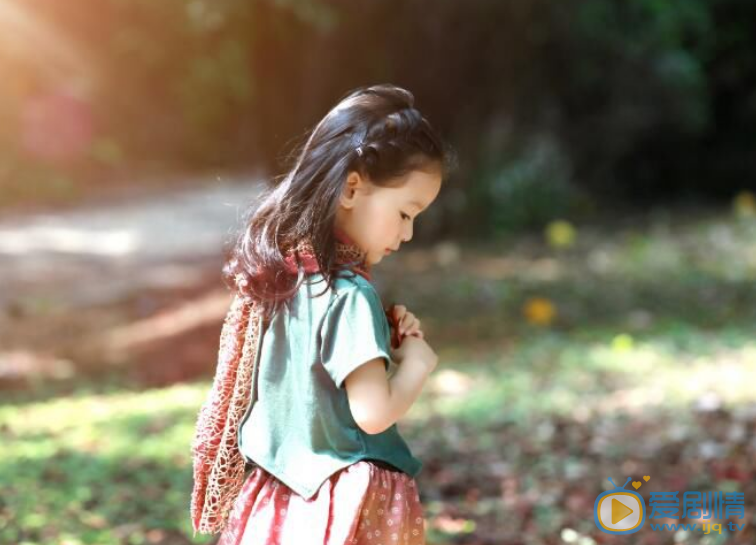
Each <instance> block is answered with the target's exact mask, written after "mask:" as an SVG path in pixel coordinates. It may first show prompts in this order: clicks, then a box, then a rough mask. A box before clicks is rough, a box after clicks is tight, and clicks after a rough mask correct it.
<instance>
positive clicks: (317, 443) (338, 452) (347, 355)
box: [238, 273, 422, 499]
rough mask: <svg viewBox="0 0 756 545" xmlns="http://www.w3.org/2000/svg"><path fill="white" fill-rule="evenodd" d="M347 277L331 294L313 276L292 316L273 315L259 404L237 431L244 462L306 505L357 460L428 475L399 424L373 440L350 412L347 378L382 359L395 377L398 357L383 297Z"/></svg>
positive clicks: (262, 353)
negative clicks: (393, 362)
mask: <svg viewBox="0 0 756 545" xmlns="http://www.w3.org/2000/svg"><path fill="white" fill-rule="evenodd" d="M345 274H350V273H342V276H340V277H337V278H335V279H334V281H333V287H332V289H330V290H327V291H325V293H322V292H324V290H325V286H326V285H325V281H324V280H323V277H322V275H320V274H315V275H312V276H310V277H308V280H307V281H305V282H303V283H302V285H301V286H300V288H299V290H298V292H297V293H296V294H295V296H294V298H293V299H292V301H291V307H290V309H286V308H285V307H283V309H282V310H281V311H279V312H277V313H275V314H274V315H273V317H272V319H271V320H270V323H269V324H268V327H267V329H266V331H265V333H264V334H263V337H262V342H261V345H260V350H259V354H258V357H259V359H258V365H257V368H258V371H257V375H258V376H257V394H256V401H255V402H254V403H253V404H251V410H250V409H248V410H247V413H246V414H245V416H244V418H243V419H242V423H241V425H240V427H239V436H238V440H239V450H240V451H241V453H242V454H243V455H244V457H245V459H246V461H247V462H248V463H252V464H255V465H257V466H259V467H261V468H263V469H265V470H266V471H267V472H269V473H271V474H272V475H274V476H275V477H276V478H278V479H279V480H280V481H282V482H283V483H284V484H286V485H287V486H288V487H289V488H291V489H292V490H294V491H295V492H296V493H297V494H299V495H301V496H303V497H304V498H305V499H310V498H311V497H312V496H314V494H315V493H316V492H317V491H318V489H319V488H320V486H321V485H322V484H323V482H324V481H326V480H327V479H328V478H329V477H330V476H331V475H333V474H334V473H335V472H337V471H338V470H340V469H343V468H344V467H347V466H349V465H350V464H353V463H355V462H357V461H359V460H363V459H367V458H369V459H375V460H380V461H383V462H387V463H389V464H390V465H392V466H394V467H396V468H397V469H399V470H401V471H403V472H405V473H407V474H409V475H411V476H413V477H415V476H416V475H417V474H418V473H419V472H420V469H421V468H422V462H420V460H418V459H416V458H415V457H414V456H413V455H412V453H411V452H410V450H409V448H408V447H407V444H406V443H405V442H404V439H402V437H401V435H400V434H399V432H398V430H397V427H396V424H394V425H392V426H391V427H390V428H388V429H387V430H385V431H383V432H381V433H379V434H375V435H370V434H367V433H365V432H364V431H363V430H362V429H361V428H360V427H359V426H358V425H357V424H356V423H355V421H354V418H353V417H352V413H351V411H350V410H349V400H348V397H347V392H346V388H345V387H344V379H345V378H346V377H347V375H349V373H351V372H352V371H353V370H355V369H356V368H357V367H359V366H360V365H362V364H364V363H367V362H368V361H370V360H372V359H375V358H378V357H382V358H384V361H385V365H386V371H387V373H388V371H389V366H390V365H391V356H390V352H389V347H390V330H389V324H388V320H387V318H386V315H385V313H384V311H383V308H382V306H381V300H380V297H379V296H378V294H377V293H376V291H375V289H374V288H373V285H372V284H371V283H370V282H369V281H368V280H366V279H365V278H363V277H362V276H360V275H356V274H355V275H350V276H345ZM313 295H316V297H314V298H310V297H311V296H313Z"/></svg>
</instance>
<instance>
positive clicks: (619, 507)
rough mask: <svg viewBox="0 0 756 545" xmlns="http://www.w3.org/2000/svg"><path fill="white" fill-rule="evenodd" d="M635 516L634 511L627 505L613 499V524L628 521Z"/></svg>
mask: <svg viewBox="0 0 756 545" xmlns="http://www.w3.org/2000/svg"><path fill="white" fill-rule="evenodd" d="M632 514H633V510H632V509H630V508H629V507H628V506H627V505H625V504H624V503H622V502H621V501H619V500H617V499H616V498H612V524H617V523H618V522H619V521H621V520H623V519H626V518H627V517H629V516H630V515H632Z"/></svg>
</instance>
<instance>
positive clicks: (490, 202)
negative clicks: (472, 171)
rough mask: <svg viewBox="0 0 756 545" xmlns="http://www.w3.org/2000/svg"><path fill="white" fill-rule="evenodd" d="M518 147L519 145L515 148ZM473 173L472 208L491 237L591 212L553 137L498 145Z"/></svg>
mask: <svg viewBox="0 0 756 545" xmlns="http://www.w3.org/2000/svg"><path fill="white" fill-rule="evenodd" d="M512 147H515V146H512ZM479 172H480V174H478V175H475V176H473V179H472V183H471V187H470V189H469V191H470V193H471V194H472V202H471V205H470V209H471V210H474V211H475V212H476V215H477V217H478V218H479V220H478V221H484V222H485V223H484V225H483V226H482V228H483V230H484V231H485V232H486V233H489V234H490V235H494V236H496V235H506V234H509V233H513V232H517V231H522V230H527V229H539V228H542V227H543V226H544V225H545V224H546V223H548V222H549V221H551V220H553V219H556V218H567V217H571V216H573V215H574V214H576V213H581V212H586V211H587V210H588V207H589V206H590V203H589V201H588V199H587V196H586V195H584V194H583V193H582V192H581V191H580V190H579V188H578V187H577V186H575V185H574V184H573V182H572V180H571V178H570V164H569V160H568V159H567V157H565V155H564V154H563V153H562V152H561V151H560V150H559V149H558V148H557V147H556V144H555V142H554V141H553V140H550V139H547V138H542V139H533V140H532V141H531V142H528V143H526V144H523V145H521V146H519V147H517V148H516V149H511V150H508V149H506V148H505V149H496V150H492V151H491V153H490V158H489V159H487V160H484V161H483V162H482V164H481V166H480V168H479Z"/></svg>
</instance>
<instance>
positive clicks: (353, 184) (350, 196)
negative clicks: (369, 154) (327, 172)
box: [339, 170, 365, 209]
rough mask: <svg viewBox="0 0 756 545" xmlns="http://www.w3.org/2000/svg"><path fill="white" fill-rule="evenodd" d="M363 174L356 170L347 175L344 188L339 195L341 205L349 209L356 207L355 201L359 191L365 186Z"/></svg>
mask: <svg viewBox="0 0 756 545" xmlns="http://www.w3.org/2000/svg"><path fill="white" fill-rule="evenodd" d="M364 183H365V182H364V181H363V179H362V176H360V174H359V173H358V172H356V171H354V170H353V171H351V172H350V173H349V174H348V175H347V179H346V181H345V182H344V188H343V189H342V191H341V195H340V196H339V203H340V204H341V206H343V207H344V208H347V209H351V208H353V207H354V203H355V201H356V199H357V193H358V192H359V191H360V190H362V188H363V186H364Z"/></svg>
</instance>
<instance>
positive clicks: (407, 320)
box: [399, 312, 417, 331]
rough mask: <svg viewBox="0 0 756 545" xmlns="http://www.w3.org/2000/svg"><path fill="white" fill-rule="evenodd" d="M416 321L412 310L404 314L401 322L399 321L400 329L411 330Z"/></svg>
mask: <svg viewBox="0 0 756 545" xmlns="http://www.w3.org/2000/svg"><path fill="white" fill-rule="evenodd" d="M416 321H417V320H416V319H415V316H414V315H413V314H412V313H411V312H408V313H407V314H405V315H404V317H403V318H402V320H401V322H399V330H400V331H409V330H410V328H412V326H413V325H414V323H415V322H416Z"/></svg>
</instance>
